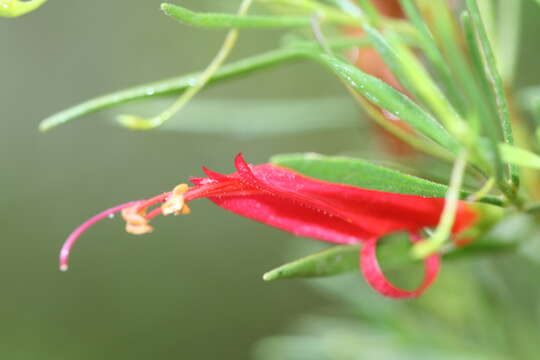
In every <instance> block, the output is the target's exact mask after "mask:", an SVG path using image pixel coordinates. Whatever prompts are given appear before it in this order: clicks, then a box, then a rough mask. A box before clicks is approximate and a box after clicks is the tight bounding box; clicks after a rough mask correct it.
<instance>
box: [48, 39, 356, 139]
mask: <svg viewBox="0 0 540 360" xmlns="http://www.w3.org/2000/svg"><path fill="white" fill-rule="evenodd" d="M328 43H329V46H330V47H331V48H332V49H335V50H342V49H346V48H349V47H351V46H365V45H366V40H365V39H363V38H355V39H350V38H348V39H343V38H338V39H332V40H329V41H328ZM314 49H318V44H317V43H315V42H312V41H303V42H295V43H294V44H292V45H291V46H287V47H283V48H280V49H276V50H272V51H268V52H266V53H263V54H260V55H255V56H252V57H248V58H245V59H242V60H239V61H236V62H233V63H229V64H226V65H223V66H222V67H220V68H219V70H218V71H216V73H215V74H214V75H213V76H212V78H211V79H210V80H209V83H208V84H207V86H208V85H210V84H214V83H218V82H220V81H222V80H227V79H229V78H233V77H237V76H240V75H244V74H249V73H251V72H255V71H258V70H263V69H266V68H269V67H272V66H275V65H279V64H282V63H284V62H288V61H292V60H298V59H302V58H305V57H306V50H314ZM199 76H200V73H192V74H187V75H182V76H178V77H174V78H170V79H165V80H161V81H156V82H152V83H148V84H143V85H139V86H135V87H132V88H129V89H124V90H119V91H115V92H112V93H109V94H106V95H102V96H99V97H96V98H93V99H90V100H87V101H85V102H83V103H80V104H78V105H75V106H73V107H70V108H68V109H65V110H62V111H60V112H58V113H56V114H53V115H52V116H50V117H48V118H46V119H44V120H43V121H41V123H40V124H39V129H40V131H47V130H50V129H52V128H54V127H56V126H58V125H62V124H64V123H66V122H68V121H71V120H74V119H77V118H80V117H83V116H85V115H89V114H91V113H94V112H96V111H99V110H103V109H106V108H109V107H113V106H116V105H119V104H122V103H126V102H129V101H134V100H139V99H146V98H151V97H156V96H163V95H171V94H174V93H179V92H182V91H184V90H186V89H187V88H189V87H191V86H193V84H195V83H196V81H197V79H198V78H199Z"/></svg>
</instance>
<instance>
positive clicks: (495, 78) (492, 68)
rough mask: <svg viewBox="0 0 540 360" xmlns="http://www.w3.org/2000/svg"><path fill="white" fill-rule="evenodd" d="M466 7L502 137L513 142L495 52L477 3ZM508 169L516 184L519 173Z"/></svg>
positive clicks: (470, 1) (470, 2) (471, 0)
mask: <svg viewBox="0 0 540 360" xmlns="http://www.w3.org/2000/svg"><path fill="white" fill-rule="evenodd" d="M467 7H468V9H469V11H470V14H471V20H472V21H471V22H472V24H473V26H474V28H475V31H476V35H477V36H478V40H479V42H480V45H481V47H482V54H483V62H484V71H485V74H486V78H487V80H488V81H489V83H490V85H491V88H492V91H493V96H494V98H495V104H496V108H497V114H498V118H499V122H500V126H501V129H502V133H503V138H504V141H505V142H506V143H507V144H510V145H512V144H513V143H514V137H513V134H512V124H511V121H510V110H509V106H508V101H507V99H506V94H505V91H504V86H503V82H502V78H501V75H500V73H499V71H498V69H497V61H496V59H495V54H494V52H493V49H492V46H491V44H490V42H489V38H488V35H487V32H486V29H485V27H484V24H483V22H482V17H481V15H480V10H479V9H478V4H477V3H476V0H467ZM510 171H511V181H512V182H513V183H514V185H515V186H518V184H519V174H518V171H517V169H516V168H515V167H513V166H511V167H510Z"/></svg>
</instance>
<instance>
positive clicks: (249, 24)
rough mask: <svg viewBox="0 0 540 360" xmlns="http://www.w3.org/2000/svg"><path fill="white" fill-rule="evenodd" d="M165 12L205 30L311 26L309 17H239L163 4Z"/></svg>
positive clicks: (182, 21)
mask: <svg viewBox="0 0 540 360" xmlns="http://www.w3.org/2000/svg"><path fill="white" fill-rule="evenodd" d="M161 10H163V12H164V13H165V14H166V15H168V16H170V17H172V18H174V19H175V20H178V21H179V22H181V23H183V24H187V25H193V26H200V27H205V28H217V29H230V28H283V27H302V26H309V25H310V18H309V16H254V15H251V16H239V15H236V14H220V13H196V12H193V11H190V10H188V9H186V8H184V7H181V6H177V5H173V4H167V3H165V4H162V5H161Z"/></svg>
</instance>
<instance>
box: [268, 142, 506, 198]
mask: <svg viewBox="0 0 540 360" xmlns="http://www.w3.org/2000/svg"><path fill="white" fill-rule="evenodd" d="M270 162H271V163H273V164H276V165H280V166H283V167H286V168H289V169H292V170H295V171H298V172H299V173H301V174H304V175H306V176H310V177H313V178H316V179H320V180H324V181H328V182H333V183H340V184H345V185H352V186H357V187H361V188H365V189H371V190H379V191H387V192H393V193H398V194H409V195H419V196H426V197H445V196H446V192H447V191H448V186H446V185H443V184H438V183H435V182H432V181H428V180H425V179H422V178H419V177H416V176H411V175H407V174H404V173H402V172H399V171H396V170H392V169H388V168H385V167H382V166H378V165H374V164H371V163H369V162H367V161H365V160H360V159H354V158H348V157H333V156H323V155H318V154H313V153H308V154H282V155H276V156H273V157H272V158H271V159H270ZM468 195H470V193H469V192H466V191H462V192H461V195H460V197H461V198H466V197H467V196H468ZM480 201H482V202H487V203H491V204H495V205H501V201H500V200H499V199H497V198H494V197H489V196H488V197H484V198H482V199H481V200H480Z"/></svg>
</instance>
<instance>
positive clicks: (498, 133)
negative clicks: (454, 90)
mask: <svg viewBox="0 0 540 360" xmlns="http://www.w3.org/2000/svg"><path fill="white" fill-rule="evenodd" d="M461 24H462V26H463V32H464V35H465V43H466V45H467V50H468V51H469V55H470V58H471V64H472V66H473V69H474V70H475V71H474V75H475V79H476V80H477V83H478V84H475V85H476V86H477V87H478V90H477V91H476V92H475V94H474V95H473V96H474V97H473V100H474V101H473V103H474V105H475V107H474V112H475V113H474V115H471V116H470V119H471V120H472V126H473V127H474V128H475V129H476V131H478V132H480V130H484V133H485V134H486V135H487V137H488V139H489V147H487V148H486V154H489V155H490V156H489V157H490V158H492V159H493V161H492V162H493V164H494V170H495V176H496V178H497V183H498V184H503V186H504V184H505V182H506V181H507V180H506V178H507V176H506V175H505V165H504V164H503V161H502V158H501V155H500V153H499V148H498V145H497V144H498V143H499V142H500V141H501V140H502V136H503V135H502V129H501V127H500V123H499V121H498V120H497V113H496V104H495V101H494V99H493V95H492V92H491V87H490V85H489V82H488V80H487V77H486V73H485V70H484V62H483V60H482V54H481V49H480V47H479V45H478V41H477V38H476V34H475V33H476V31H475V29H474V25H473V24H472V21H471V17H470V14H469V12H468V11H464V12H463V13H462V14H461Z"/></svg>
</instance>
